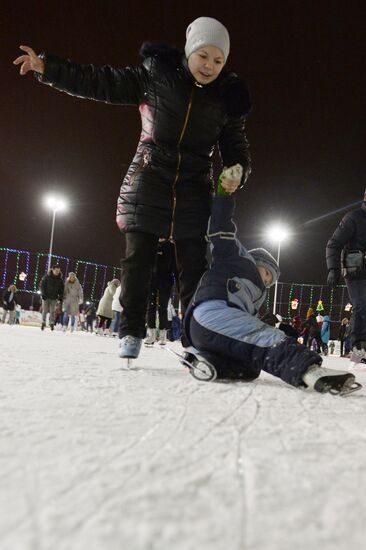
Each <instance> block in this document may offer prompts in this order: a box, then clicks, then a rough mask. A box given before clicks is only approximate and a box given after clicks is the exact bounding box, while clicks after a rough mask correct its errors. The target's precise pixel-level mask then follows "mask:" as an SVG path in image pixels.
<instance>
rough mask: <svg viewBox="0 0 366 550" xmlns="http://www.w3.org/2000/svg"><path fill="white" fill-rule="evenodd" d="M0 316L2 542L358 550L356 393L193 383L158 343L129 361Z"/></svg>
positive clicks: (104, 347) (362, 448)
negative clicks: (343, 395) (1, 321)
mask: <svg viewBox="0 0 366 550" xmlns="http://www.w3.org/2000/svg"><path fill="white" fill-rule="evenodd" d="M3 328H5V332H4V331H2V330H0V343H1V346H2V349H4V351H5V354H4V357H5V359H3V358H2V365H1V369H2V371H1V381H2V384H1V386H0V387H1V391H2V393H1V394H0V406H1V416H0V425H1V436H2V437H1V453H0V457H1V458H0V465H1V468H0V471H1V472H2V474H3V475H0V499H1V505H2V506H1V508H2V509H3V510H4V511H5V513H4V514H2V515H1V516H0V547H1V549H2V550H14V549H16V550H18V549H21V550H35V549H37V550H38V549H40V550H48V548H52V549H53V550H63V549H65V550H66V549H68V550H69V549H70V548H73V549H77V550H79V549H80V550H84V549H85V548H88V550H89V549H90V550H117V549H118V550H120V548H128V549H132V550H147V549H152V550H155V549H156V550H168V549H169V550H171V548H174V549H177V550H187V549H190V548H192V549H196V548H200V549H203V550H206V549H208V548H209V549H210V550H221V549H222V548H224V547H225V548H230V550H231V549H233V550H242V549H243V548H245V549H250V550H252V549H257V548H258V549H261V550H263V549H264V550H273V549H274V548H281V549H285V550H287V549H290V548H291V550H293V549H294V548H296V550H297V549H300V550H301V549H302V548H304V549H305V548H309V547H311V548H314V549H316V548H319V549H320V548H321V549H322V550H328V549H329V550H330V548H332V549H333V548H337V550H338V549H340V548H350V547H352V548H361V547H363V546H362V545H361V542H364V539H363V536H364V535H363V533H364V530H363V525H362V523H363V522H362V517H363V515H364V514H365V511H366V510H365V502H364V498H363V489H362V487H363V485H364V482H365V481H366V479H365V473H364V464H365V460H366V441H365V433H366V431H365V427H366V426H365V418H364V417H365V414H364V401H363V400H362V401H360V398H361V397H362V398H364V390H361V391H360V392H358V394H355V395H354V397H353V396H350V397H349V398H348V399H347V400H341V399H335V398H334V397H332V396H329V395H320V394H312V393H311V392H307V391H306V390H305V391H299V390H297V389H295V388H291V387H288V386H286V385H285V384H283V383H282V382H281V381H279V380H276V379H274V378H272V377H270V376H269V375H261V377H260V378H259V379H258V380H256V381H255V382H252V383H245V382H238V383H229V384H227V383H220V382H215V383H203V382H197V381H195V380H194V379H193V378H192V377H191V376H190V375H189V374H188V372H187V371H186V370H185V369H184V368H183V367H182V366H181V365H180V364H179V362H175V360H174V358H173V357H170V356H169V355H168V354H164V353H162V352H161V351H160V350H156V352H155V351H153V352H151V351H150V350H147V352H146V353H144V352H142V355H141V356H140V358H139V359H138V361H137V362H138V366H141V368H142V370H141V371H137V372H134V371H131V372H128V371H123V370H121V367H120V365H121V359H119V358H118V357H117V345H116V342H115V341H113V340H112V339H110V340H109V339H98V338H93V336H90V335H89V336H87V335H83V334H78V333H76V334H74V335H72V337H70V338H69V339H68V344H67V347H66V346H65V345H63V346H61V345H60V342H61V343H62V342H65V340H62V338H58V337H57V338H53V336H56V334H54V333H49V334H46V333H45V334H40V337H38V331H35V332H34V331H33V329H28V328H25V327H24V328H23V327H20V329H21V330H20V331H17V332H15V331H13V332H10V329H7V327H0V329H3ZM39 332H40V331H39ZM30 335H31V336H30ZM60 336H62V335H60ZM74 336H75V338H73V337H74ZM45 337H46V338H45ZM39 338H41V340H40V339H39ZM43 345H44V346H45V347H44V348H43V347H42V346H43ZM177 349H179V348H178V347H177ZM327 361H328V362H327V366H329V367H330V368H333V367H334V365H335V364H336V363H337V360H334V361H331V360H330V359H327ZM338 361H340V363H339V365H338V368H342V366H344V365H343V363H342V361H343V360H338ZM360 377H361V382H365V380H362V377H363V378H365V376H364V375H363V374H362V373H361V374H360ZM355 510H357V513H354V511H355ZM264 526H265V528H264ZM345 541H347V546H346V545H344V546H342V545H343V543H344V542H345ZM320 542H321V544H319V543H320Z"/></svg>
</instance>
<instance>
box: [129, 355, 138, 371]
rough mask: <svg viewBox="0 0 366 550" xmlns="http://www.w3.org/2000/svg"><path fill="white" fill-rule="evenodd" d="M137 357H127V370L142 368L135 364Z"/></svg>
mask: <svg viewBox="0 0 366 550" xmlns="http://www.w3.org/2000/svg"><path fill="white" fill-rule="evenodd" d="M135 359H137V358H136V357H127V358H126V368H127V370H141V369H139V367H138V366H137V365H135Z"/></svg>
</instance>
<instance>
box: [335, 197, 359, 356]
mask: <svg viewBox="0 0 366 550" xmlns="http://www.w3.org/2000/svg"><path fill="white" fill-rule="evenodd" d="M365 201H366V192H365V194H364V200H363V202H362V205H361V207H360V208H357V209H356V210H352V211H351V212H348V213H347V214H346V215H345V216H344V217H343V219H342V220H341V222H340V224H339V225H338V227H337V229H336V230H335V231H334V233H333V235H332V237H331V238H330V239H329V241H328V244H327V249H326V259H327V267H328V270H329V272H328V284H329V285H331V286H335V285H337V284H338V283H339V281H340V278H341V274H343V275H344V278H345V281H346V285H347V289H348V294H349V297H350V300H351V303H352V313H353V314H352V320H351V345H352V348H353V354H352V356H351V360H352V361H355V362H359V361H361V360H365V361H366V261H365V255H366V202H365Z"/></svg>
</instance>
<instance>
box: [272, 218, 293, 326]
mask: <svg viewBox="0 0 366 550" xmlns="http://www.w3.org/2000/svg"><path fill="white" fill-rule="evenodd" d="M288 236H289V231H288V229H287V228H286V227H284V226H282V225H274V226H272V227H270V229H269V230H268V237H269V238H270V239H271V240H272V241H274V242H277V263H278V266H279V265H280V254H281V242H282V241H283V240H284V239H287V237H288ZM277 288H278V280H276V282H275V287H274V296H273V315H275V314H276V306H277Z"/></svg>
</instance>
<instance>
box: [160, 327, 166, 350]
mask: <svg viewBox="0 0 366 550" xmlns="http://www.w3.org/2000/svg"><path fill="white" fill-rule="evenodd" d="M158 343H159V344H160V345H161V346H165V344H166V330H165V329H162V330H160V331H159V342H158Z"/></svg>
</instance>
